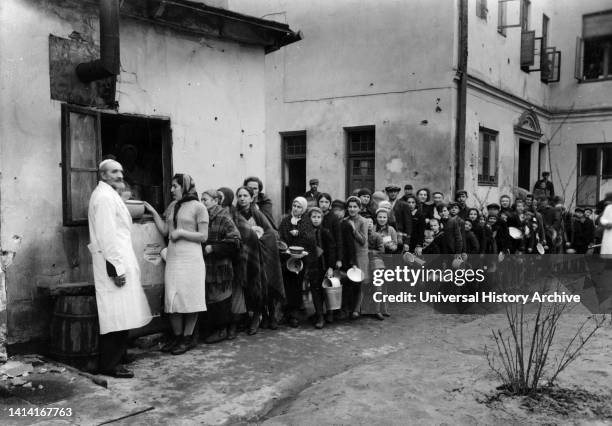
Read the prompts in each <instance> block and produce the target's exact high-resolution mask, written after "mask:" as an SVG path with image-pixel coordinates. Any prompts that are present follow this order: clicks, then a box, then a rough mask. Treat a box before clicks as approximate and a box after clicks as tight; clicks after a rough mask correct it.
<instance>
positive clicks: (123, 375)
mask: <svg viewBox="0 0 612 426" xmlns="http://www.w3.org/2000/svg"><path fill="white" fill-rule="evenodd" d="M101 374H104V375H106V376H111V377H116V378H118V379H131V378H132V377H134V372H133V371H132V370H130V369H128V368H127V367H126V366H125V365H118V366H116V367H115V368H113V369H112V370H110V371H102V372H101Z"/></svg>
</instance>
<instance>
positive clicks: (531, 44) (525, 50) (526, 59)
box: [521, 31, 536, 67]
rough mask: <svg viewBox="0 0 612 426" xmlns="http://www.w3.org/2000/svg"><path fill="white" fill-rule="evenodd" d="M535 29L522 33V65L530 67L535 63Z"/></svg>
mask: <svg viewBox="0 0 612 426" xmlns="http://www.w3.org/2000/svg"><path fill="white" fill-rule="evenodd" d="M535 38H536V37H535V31H524V32H522V33H521V67H529V66H531V65H533V64H534V63H535V61H534V56H535Z"/></svg>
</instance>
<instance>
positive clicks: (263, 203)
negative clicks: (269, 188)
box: [255, 192, 277, 229]
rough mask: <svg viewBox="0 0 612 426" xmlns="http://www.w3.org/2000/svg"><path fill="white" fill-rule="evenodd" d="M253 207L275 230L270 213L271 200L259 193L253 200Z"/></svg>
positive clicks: (272, 215) (272, 216)
mask: <svg viewBox="0 0 612 426" xmlns="http://www.w3.org/2000/svg"><path fill="white" fill-rule="evenodd" d="M255 205H256V206H257V208H258V209H259V211H260V212H262V213H263V214H264V216H265V217H266V219H268V222H270V226H272V228H274V229H277V227H276V223H275V222H274V214H273V213H272V200H271V199H270V198H269V197H268V196H267V195H266V194H264V193H263V192H260V193H259V194H258V195H257V198H256V199H255Z"/></svg>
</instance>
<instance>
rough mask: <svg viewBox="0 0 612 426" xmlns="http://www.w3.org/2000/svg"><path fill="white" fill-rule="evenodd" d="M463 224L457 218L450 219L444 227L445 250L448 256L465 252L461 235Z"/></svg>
mask: <svg viewBox="0 0 612 426" xmlns="http://www.w3.org/2000/svg"><path fill="white" fill-rule="evenodd" d="M464 233H465V224H464V222H463V219H461V218H460V217H459V216H455V217H451V218H449V219H448V220H447V221H446V224H445V225H444V241H445V249H446V250H447V253H448V254H460V253H464V252H465V248H464V239H463V234H464Z"/></svg>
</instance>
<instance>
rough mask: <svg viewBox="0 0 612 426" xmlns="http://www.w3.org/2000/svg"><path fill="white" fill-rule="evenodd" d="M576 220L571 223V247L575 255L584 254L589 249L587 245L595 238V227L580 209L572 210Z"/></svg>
mask: <svg viewBox="0 0 612 426" xmlns="http://www.w3.org/2000/svg"><path fill="white" fill-rule="evenodd" d="M574 215H575V216H576V218H575V219H574V222H573V226H572V228H573V232H572V241H571V245H572V247H573V248H574V250H576V253H580V254H584V253H586V251H587V249H588V248H589V244H591V243H592V242H593V238H594V236H595V225H594V224H593V221H592V220H591V219H588V218H587V217H586V216H585V214H584V209H583V208H582V207H576V208H575V209H574Z"/></svg>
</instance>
